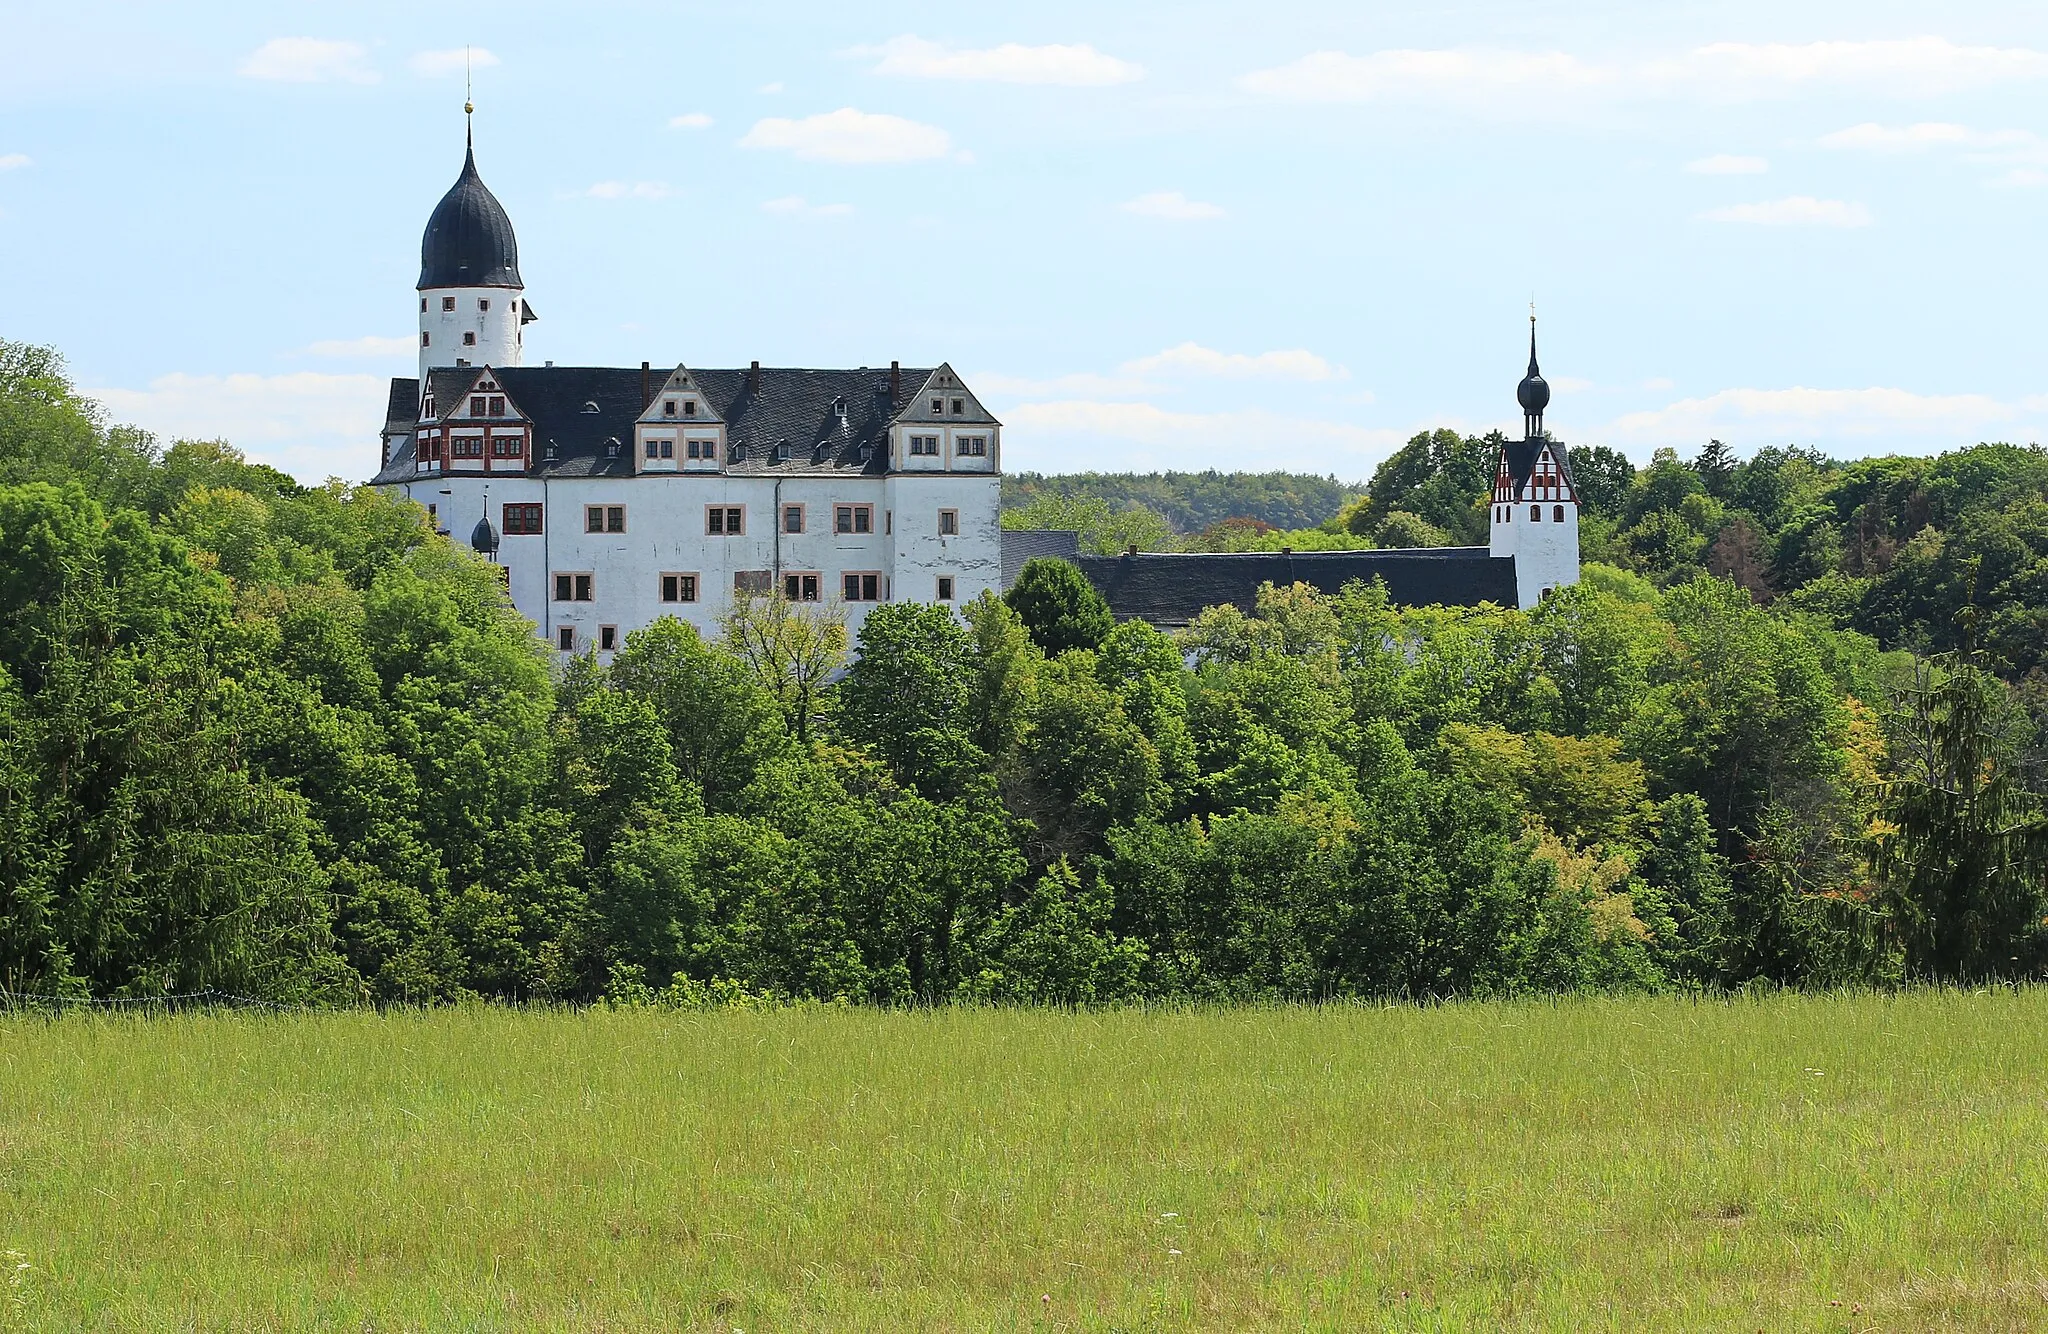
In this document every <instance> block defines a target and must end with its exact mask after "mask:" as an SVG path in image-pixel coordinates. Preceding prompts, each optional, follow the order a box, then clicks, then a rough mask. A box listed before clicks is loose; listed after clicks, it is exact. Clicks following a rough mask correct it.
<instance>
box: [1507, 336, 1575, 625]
mask: <svg viewBox="0 0 2048 1334" xmlns="http://www.w3.org/2000/svg"><path fill="white" fill-rule="evenodd" d="M1515 400H1516V401H1517V402H1518V403H1520V404H1521V406H1522V438H1521V439H1520V440H1510V441H1508V442H1507V443H1505V444H1503V445H1502V446H1501V450H1500V461H1499V465H1498V467H1497V469H1496V471H1495V473H1494V479H1493V523H1492V527H1491V531H1490V532H1489V534H1488V542H1487V546H1488V549H1489V550H1490V551H1491V552H1492V554H1493V555H1495V556H1501V557H1510V558H1512V559H1513V560H1514V562H1515V588H1516V600H1517V601H1518V602H1520V603H1521V605H1522V606H1523V607H1524V608H1528V607H1533V606H1535V605H1536V604H1537V603H1538V602H1540V601H1542V599H1543V596H1544V594H1546V593H1549V592H1550V591H1551V590H1553V589H1557V588H1563V587H1565V586H1567V585H1570V584H1575V583H1577V582H1578V581H1579V493H1578V488H1577V486H1576V485H1574V484H1573V482H1572V472H1571V463H1570V460H1569V456H1568V455H1567V454H1566V452H1565V448H1564V446H1563V445H1560V444H1558V443H1557V442H1555V441H1553V440H1552V439H1550V437H1549V435H1548V433H1547V432H1545V431H1544V429H1543V410H1544V409H1545V408H1547V407H1549V406H1550V385H1549V384H1548V383H1547V382H1546V381H1545V380H1544V378H1543V372H1542V371H1541V370H1539V369H1538V368H1537V366H1536V316H1535V314H1534V313H1533V311H1532V313H1531V314H1530V316H1529V371H1528V374H1526V375H1524V376H1523V377H1522V382H1521V383H1520V384H1518V385H1516V386H1515Z"/></svg>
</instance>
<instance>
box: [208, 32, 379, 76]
mask: <svg viewBox="0 0 2048 1334" xmlns="http://www.w3.org/2000/svg"><path fill="white" fill-rule="evenodd" d="M368 54H369V50H368V49H367V48H366V47H364V46H363V45H362V43H360V42H337V41H326V40H323V39H321V38H318V37H273V38H271V39H270V40H269V41H267V42H265V43H264V44H263V45H261V46H259V47H257V48H256V49H255V50H254V51H252V52H250V53H249V56H248V58H247V59H246V60H244V61H243V62H242V65H241V73H242V76H243V77H244V78H250V79H269V80H272V81H274V82H278V83H335V82H340V83H375V82H376V81H377V71H375V70H373V69H371V68H369V67H368V66H367V65H365V64H364V63H363V58H364V57H365V56H367V55H368Z"/></svg>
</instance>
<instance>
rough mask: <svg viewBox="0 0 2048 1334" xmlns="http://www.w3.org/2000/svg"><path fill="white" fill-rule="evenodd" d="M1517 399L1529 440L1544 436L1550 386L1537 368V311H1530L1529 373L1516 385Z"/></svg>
mask: <svg viewBox="0 0 2048 1334" xmlns="http://www.w3.org/2000/svg"><path fill="white" fill-rule="evenodd" d="M1515 401H1516V402H1517V403H1520V404H1521V405H1522V433H1523V438H1524V439H1527V440H1540V439H1542V437H1543V409H1545V408H1547V407H1549V406H1550V386H1549V385H1548V384H1546V383H1545V382H1544V379H1543V372H1542V371H1540V370H1538V369H1537V368H1536V312H1535V311H1534V310H1531V311H1530V312H1529V373H1528V374H1527V375H1524V376H1523V377H1522V382H1521V383H1520V384H1518V385H1516V386H1515Z"/></svg>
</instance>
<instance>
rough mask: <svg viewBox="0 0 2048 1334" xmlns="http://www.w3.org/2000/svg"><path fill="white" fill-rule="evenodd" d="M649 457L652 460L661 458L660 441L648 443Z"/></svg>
mask: <svg viewBox="0 0 2048 1334" xmlns="http://www.w3.org/2000/svg"><path fill="white" fill-rule="evenodd" d="M647 457H648V458H650V459H658V458H660V457H661V442H660V441H659V440H649V441H648V442H647Z"/></svg>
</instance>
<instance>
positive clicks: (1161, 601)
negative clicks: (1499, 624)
mask: <svg viewBox="0 0 2048 1334" xmlns="http://www.w3.org/2000/svg"><path fill="white" fill-rule="evenodd" d="M1074 563H1075V564H1076V565H1078V566H1080V567H1081V572H1082V573H1083V574H1085V575H1087V576H1088V581H1089V582H1090V583H1092V584H1094V585H1095V587H1096V590H1097V591H1098V592H1100V593H1101V594H1102V596H1103V597H1104V598H1106V599H1107V600H1108V602H1109V607H1110V610H1111V611H1113V612H1115V613H1116V615H1117V617H1118V619H1120V620H1130V619H1133V618H1135V619H1138V620H1144V621H1150V622H1151V623H1152V624H1154V625H1186V624H1187V623H1188V622H1189V621H1190V620H1192V619H1194V617H1195V616H1196V615H1197V614H1198V613H1200V612H1201V611H1202V609H1203V608H1205V607H1217V606H1222V605H1223V604H1225V603H1230V604H1233V605H1235V606H1238V607H1241V608H1243V609H1245V610H1246V611H1249V610H1250V609H1251V607H1252V605H1253V603H1254V602H1256V601H1257V599H1258V593H1259V586H1260V585H1261V584H1267V583H1272V584H1280V585H1286V584H1291V583H1295V582H1300V583H1305V584H1309V585H1312V586H1313V587H1315V588H1317V589H1319V590H1321V591H1322V592H1325V593H1335V592H1338V591H1340V590H1341V589H1342V588H1343V587H1344V585H1346V584H1348V583H1350V582H1351V581H1352V580H1354V579H1363V580H1367V581H1371V580H1373V579H1379V580H1383V581H1384V582H1385V583H1386V586H1387V594H1388V596H1389V597H1390V598H1391V599H1392V600H1393V601H1394V602H1395V603H1397V604H1399V605H1401V606H1409V607H1420V606H1429V605H1431V604H1441V605H1443V606H1446V607H1475V606H1478V605H1479V604H1480V603H1482V602H1494V603H1498V604H1500V605H1501V606H1505V607H1512V606H1514V605H1516V596H1515V562H1514V561H1513V559H1511V558H1508V557H1498V558H1496V557H1494V556H1493V555H1491V554H1490V553H1489V552H1488V551H1487V549H1486V548H1485V547H1420V548H1411V549H1404V550H1398V551H1309V552H1296V553H1294V554H1293V555H1286V554H1282V553H1274V552H1253V553H1248V554H1244V555H1200V554H1189V555H1168V554H1164V553H1161V554H1140V555H1136V556H1128V555H1126V556H1081V557H1078V558H1075V560H1074Z"/></svg>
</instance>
